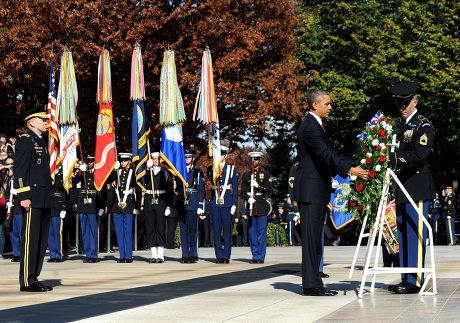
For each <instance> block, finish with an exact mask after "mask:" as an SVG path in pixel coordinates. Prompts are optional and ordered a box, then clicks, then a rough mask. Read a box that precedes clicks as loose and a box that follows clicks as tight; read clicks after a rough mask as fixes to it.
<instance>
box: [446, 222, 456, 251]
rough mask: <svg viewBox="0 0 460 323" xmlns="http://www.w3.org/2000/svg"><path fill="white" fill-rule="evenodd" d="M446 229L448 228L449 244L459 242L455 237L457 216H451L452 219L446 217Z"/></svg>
mask: <svg viewBox="0 0 460 323" xmlns="http://www.w3.org/2000/svg"><path fill="white" fill-rule="evenodd" d="M446 230H447V243H448V244H449V245H455V244H457V238H456V237H455V217H453V216H451V217H450V219H449V218H447V217H446Z"/></svg>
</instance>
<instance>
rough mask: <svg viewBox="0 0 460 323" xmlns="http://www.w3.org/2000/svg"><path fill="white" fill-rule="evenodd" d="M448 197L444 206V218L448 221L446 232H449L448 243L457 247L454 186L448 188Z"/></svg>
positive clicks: (446, 190)
mask: <svg viewBox="0 0 460 323" xmlns="http://www.w3.org/2000/svg"><path fill="white" fill-rule="evenodd" d="M444 193H445V195H446V199H445V202H444V203H445V204H444V218H445V219H446V230H447V242H448V244H449V246H455V245H456V244H457V237H456V236H455V216H456V215H457V212H456V211H455V204H456V203H455V194H454V192H453V190H452V186H447V187H446V189H445V191H444Z"/></svg>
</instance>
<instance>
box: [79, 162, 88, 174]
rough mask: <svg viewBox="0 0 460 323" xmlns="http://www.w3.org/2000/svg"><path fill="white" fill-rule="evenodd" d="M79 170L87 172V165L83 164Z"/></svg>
mask: <svg viewBox="0 0 460 323" xmlns="http://www.w3.org/2000/svg"><path fill="white" fill-rule="evenodd" d="M78 169H80V170H81V171H82V172H86V164H85V163H83V164H81V165H80V167H78Z"/></svg>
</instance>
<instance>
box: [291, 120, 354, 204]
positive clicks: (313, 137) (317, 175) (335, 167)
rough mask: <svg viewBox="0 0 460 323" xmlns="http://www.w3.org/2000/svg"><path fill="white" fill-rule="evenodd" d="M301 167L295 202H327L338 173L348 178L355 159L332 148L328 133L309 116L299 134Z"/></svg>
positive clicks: (299, 168) (297, 175)
mask: <svg viewBox="0 0 460 323" xmlns="http://www.w3.org/2000/svg"><path fill="white" fill-rule="evenodd" d="M297 144H298V153H299V157H300V164H299V167H297V171H296V175H295V180H294V188H293V199H294V201H297V202H300V203H319V204H322V203H327V202H328V201H329V198H330V194H331V191H332V187H331V179H332V177H333V176H335V175H336V174H339V175H340V176H342V177H347V173H348V171H349V170H350V168H351V165H352V160H351V159H350V158H348V157H346V156H344V155H341V154H339V153H338V152H337V151H336V150H335V149H333V148H332V146H331V145H330V143H329V141H328V139H327V136H326V133H325V132H324V130H323V129H322V128H321V126H320V124H319V123H318V121H317V120H316V119H315V117H314V116H313V115H311V114H310V113H308V114H307V115H306V116H305V118H304V119H303V121H302V124H301V125H300V128H299V130H298V131H297Z"/></svg>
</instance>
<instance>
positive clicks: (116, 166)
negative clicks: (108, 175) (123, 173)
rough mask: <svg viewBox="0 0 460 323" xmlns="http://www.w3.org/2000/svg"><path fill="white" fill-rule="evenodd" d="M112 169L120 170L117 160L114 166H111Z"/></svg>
mask: <svg viewBox="0 0 460 323" xmlns="http://www.w3.org/2000/svg"><path fill="white" fill-rule="evenodd" d="M113 168H115V170H117V169H119V168H120V162H119V161H118V160H117V161H116V162H115V166H113Z"/></svg>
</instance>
